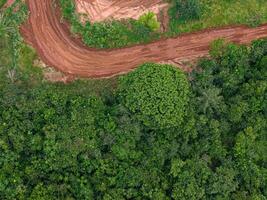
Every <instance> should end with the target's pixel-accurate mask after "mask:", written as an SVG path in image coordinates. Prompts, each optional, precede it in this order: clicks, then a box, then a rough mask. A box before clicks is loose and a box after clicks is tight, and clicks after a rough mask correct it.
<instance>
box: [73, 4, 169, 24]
mask: <svg viewBox="0 0 267 200" xmlns="http://www.w3.org/2000/svg"><path fill="white" fill-rule="evenodd" d="M75 4H76V11H77V13H79V14H84V15H82V17H81V18H82V21H84V20H86V18H87V19H89V21H90V22H99V21H104V20H107V19H116V20H120V19H126V18H132V19H138V18H139V17H140V16H141V15H143V14H144V13H146V12H148V11H151V12H154V13H155V14H156V15H158V14H159V13H160V11H163V10H166V8H167V7H168V3H166V2H164V1H163V0H149V1H148V0H128V1H126V0H75Z"/></svg>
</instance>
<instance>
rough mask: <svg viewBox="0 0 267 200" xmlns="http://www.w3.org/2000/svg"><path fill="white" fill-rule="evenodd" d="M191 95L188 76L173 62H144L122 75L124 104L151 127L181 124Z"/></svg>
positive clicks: (122, 99) (168, 126)
mask: <svg viewBox="0 0 267 200" xmlns="http://www.w3.org/2000/svg"><path fill="white" fill-rule="evenodd" d="M188 94H189V85H188V82H187V79H186V76H185V75H184V74H183V73H182V72H181V71H180V70H179V69H176V68H174V67H172V66H170V65H160V64H151V63H150V64H144V65H142V66H141V67H140V68H138V69H137V70H135V71H134V72H132V73H130V74H128V75H126V76H124V77H122V78H121V79H120V84H119V96H120V97H121V101H122V104H124V105H125V106H126V107H127V108H128V109H129V110H130V111H131V112H132V113H133V114H134V115H136V117H137V118H138V119H139V120H140V121H142V122H143V124H144V125H146V126H148V127H149V128H152V129H155V128H156V129H157V128H159V129H162V128H170V127H174V126H178V125H179V124H180V123H181V122H182V121H183V117H184V113H185V108H186V106H187V104H188Z"/></svg>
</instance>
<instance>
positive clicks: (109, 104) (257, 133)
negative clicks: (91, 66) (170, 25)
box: [0, 7, 267, 200]
mask: <svg viewBox="0 0 267 200" xmlns="http://www.w3.org/2000/svg"><path fill="white" fill-rule="evenodd" d="M21 10H24V8H23V7H21ZM8 12H9V11H8ZM18 13H20V12H18ZM13 14H14V12H10V15H5V16H8V18H10V19H13V18H12V16H13ZM15 15H16V14H15ZM15 19H17V18H15ZM5 20H7V19H5ZM6 22H7V21H6ZM7 24H9V25H10V26H11V27H13V26H15V27H17V25H18V24H17V23H15V24H12V23H5V26H3V27H4V28H3V29H1V33H2V36H1V37H0V44H1V45H0V50H1V51H0V62H1V63H0V64H1V68H0V75H1V76H0V77H1V82H0V155H1V156H0V199H7V200H9V199H10V200H11V199H12V200H13V199H32V200H36V199H38V200H39V199H44V200H48V199H49V200H50V199H79V200H80V199H90V200H91V199H96V200H98V199H99V200H100V199H104V200H114V199H116V200H120V199H121V200H123V199H137V200H139V199H140V200H141V199H142V200H143V199H151V200H155V199H156V200H157V199H158V200H161V199H162V200H172V199H175V200H176V199H177V200H188V199H192V200H198V199H199V200H200V199H208V200H228V199H233V200H265V199H266V198H267V157H266V152H267V123H266V122H267V120H266V119H267V107H266V106H267V102H266V97H267V81H266V80H267V79H266V78H267V40H258V41H255V42H253V43H252V44H251V46H250V47H247V46H238V45H234V44H226V43H224V42H223V41H222V40H219V41H217V42H215V43H214V44H213V45H212V51H211V52H210V55H211V57H210V58H209V59H203V60H201V61H200V62H199V64H198V67H199V68H201V70H196V71H194V72H193V73H191V74H188V81H189V82H187V81H186V79H185V75H184V74H182V72H180V71H179V70H177V69H174V68H172V67H170V66H169V65H155V64H146V65H144V66H141V67H140V68H139V69H137V70H136V71H134V72H132V73H130V74H128V75H125V76H123V77H122V78H120V80H119V81H118V84H119V87H118V88H117V89H116V88H115V91H114V92H113V93H112V91H113V90H111V89H110V91H111V92H110V93H106V92H105V93H104V94H103V93H100V94H93V93H96V92H95V91H93V90H86V89H84V88H86V87H89V85H88V82H84V84H77V83H73V84H69V85H61V84H49V83H46V82H39V81H38V80H36V82H32V80H30V81H29V80H28V79H25V78H24V76H16V79H15V80H13V79H11V78H10V77H9V76H6V75H7V74H8V71H9V69H10V67H11V68H12V67H14V65H13V64H14V61H15V63H16V65H15V66H16V71H17V72H20V73H22V74H25V70H24V69H25V68H26V66H28V65H32V61H33V60H34V56H33V52H32V51H31V50H29V48H26V47H25V46H24V45H23V44H22V43H21V42H19V43H18V44H19V48H18V49H19V51H17V55H18V57H17V58H18V59H15V60H13V59H12V56H13V54H12V53H11V54H10V53H9V52H12V48H11V47H10V46H9V45H8V44H7V42H6V41H12V40H11V38H12V37H11V36H12V35H13V32H9V31H8V30H10V29H6V28H5V27H7V26H6V25H7ZM14 30H15V31H17V29H14ZM9 50H10V51H9ZM8 55H11V56H9V57H8ZM12 69H13V68H12ZM26 74H27V73H26ZM104 82H105V80H103V81H102V82H100V84H104ZM127 86H128V87H127ZM123 92H124V93H123ZM146 92H149V93H150V95H148V96H145V95H146ZM187 95H188V96H187ZM178 97H179V98H178ZM131 98H133V99H131ZM158 98H160V99H161V100H158ZM133 100H134V101H133ZM150 101H151V102H153V103H154V105H149V104H148V103H149V102H150ZM187 101H188V102H187ZM178 102H179V103H178ZM161 103H162V105H161ZM174 103H175V104H176V105H175V106H174V105H172V104H174ZM137 105H144V108H145V107H147V106H148V107H150V106H152V110H153V109H154V108H158V110H156V109H155V111H156V112H153V113H149V116H150V117H149V118H147V119H148V121H149V123H144V120H143V117H141V118H139V117H137V115H139V114H140V113H141V115H143V116H147V113H146V112H144V110H143V109H136V108H137ZM179 110H184V114H183V115H181V113H177V111H179ZM153 111H154V110H153ZM167 112H170V113H171V115H167V116H166V115H165V114H166V113H167ZM174 113H175V115H173V114H174ZM136 114H137V115H136ZM180 119H181V121H180ZM182 119H183V120H182ZM161 120H163V123H162V122H161ZM175 123H177V126H173V125H175ZM155 125H160V126H155Z"/></svg>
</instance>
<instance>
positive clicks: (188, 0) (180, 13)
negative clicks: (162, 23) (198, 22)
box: [172, 0, 201, 21]
mask: <svg viewBox="0 0 267 200" xmlns="http://www.w3.org/2000/svg"><path fill="white" fill-rule="evenodd" d="M172 12H173V13H172V14H173V16H175V17H174V18H178V19H179V20H182V21H186V20H195V19H199V18H200V16H201V6H200V1H199V0H175V1H174V7H173V10H172Z"/></svg>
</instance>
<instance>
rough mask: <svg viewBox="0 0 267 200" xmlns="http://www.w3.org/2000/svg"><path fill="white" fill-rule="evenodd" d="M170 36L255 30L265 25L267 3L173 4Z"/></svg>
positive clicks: (203, 0) (176, 0)
mask: <svg viewBox="0 0 267 200" xmlns="http://www.w3.org/2000/svg"><path fill="white" fill-rule="evenodd" d="M172 2H173V3H172V4H173V6H172V7H171V9H170V11H169V13H170V34H173V35H176V34H179V33H184V32H193V31H198V30H202V29H206V28H214V27H221V26H226V25H240V24H244V25H248V26H252V27H255V26H258V25H260V24H262V23H266V22H267V1H262V0H235V1H233V0H215V1H210V0H186V1H184V0H173V1H172Z"/></svg>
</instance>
